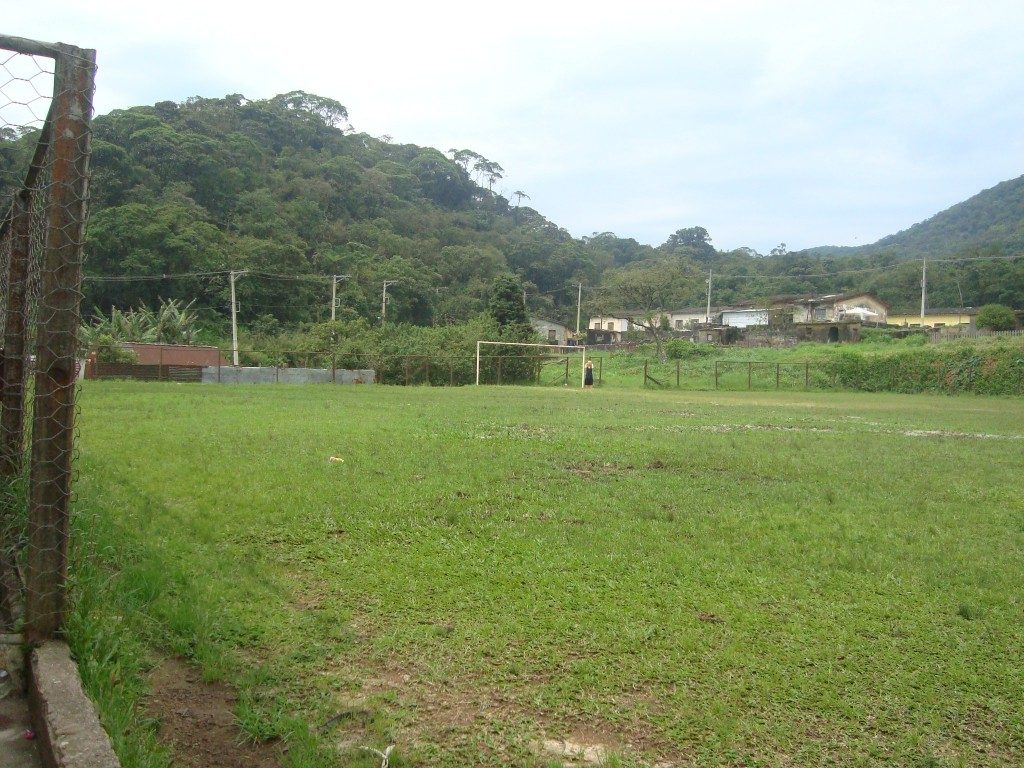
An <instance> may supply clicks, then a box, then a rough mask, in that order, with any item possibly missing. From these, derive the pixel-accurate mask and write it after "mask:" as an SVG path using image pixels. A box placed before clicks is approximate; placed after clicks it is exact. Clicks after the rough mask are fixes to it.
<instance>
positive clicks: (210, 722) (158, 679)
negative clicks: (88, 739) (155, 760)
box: [146, 659, 281, 768]
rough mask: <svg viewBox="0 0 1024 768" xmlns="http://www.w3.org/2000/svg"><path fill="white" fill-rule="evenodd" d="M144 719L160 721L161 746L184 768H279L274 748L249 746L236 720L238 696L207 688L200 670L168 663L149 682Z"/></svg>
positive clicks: (228, 690) (211, 686) (176, 661)
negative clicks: (149, 718)
mask: <svg viewBox="0 0 1024 768" xmlns="http://www.w3.org/2000/svg"><path fill="white" fill-rule="evenodd" d="M149 682H150V686H151V693H150V695H149V696H148V697H147V699H146V714H147V715H149V716H150V717H153V718H155V719H156V720H157V722H159V724H160V727H159V731H158V735H159V739H160V741H161V742H162V743H163V744H165V745H166V746H168V747H169V748H170V749H171V750H172V752H173V753H174V765H176V766H183V767H184V768H280V765H281V763H280V761H279V759H278V757H279V748H278V745H276V744H251V743H247V742H246V741H245V737H244V735H243V734H242V732H241V731H240V730H239V728H238V723H237V721H236V720H235V711H234V710H235V703H236V701H237V699H236V697H235V694H234V692H233V691H232V690H231V688H230V687H229V686H227V685H225V684H224V683H205V682H203V679H202V674H201V673H200V672H199V670H197V669H195V668H194V667H191V666H189V665H188V664H186V663H185V662H184V661H181V660H180V659H168V660H166V661H165V662H163V663H162V664H161V665H160V666H158V667H157V668H156V669H154V670H153V672H152V673H151V674H150V678H149Z"/></svg>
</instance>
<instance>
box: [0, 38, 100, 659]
mask: <svg viewBox="0 0 1024 768" xmlns="http://www.w3.org/2000/svg"><path fill="white" fill-rule="evenodd" d="M94 69H95V55H94V53H93V52H92V51H85V50H81V49H77V48H74V47H71V46H66V45H59V44H58V45H49V44H46V43H38V42H35V41H28V40H21V39H19V38H6V37H0V215H2V217H3V218H2V219H0V338H2V339H3V347H2V351H0V486H2V504H3V506H2V509H0V514H2V520H0V535H2V537H3V539H2V555H3V569H2V570H3V573H4V576H3V584H4V589H3V593H4V597H5V600H4V603H5V606H4V607H5V610H6V611H7V613H9V614H12V613H17V612H18V611H19V610H20V602H21V596H22V590H21V589H19V588H18V584H17V583H18V581H22V582H23V584H24V604H25V616H24V618H25V634H26V638H27V639H30V640H32V639H42V638H45V637H49V636H52V635H53V634H55V633H56V632H57V631H59V629H60V625H61V622H62V620H63V610H64V587H65V581H66V561H67V537H68V523H69V514H70V497H71V479H72V467H73V451H74V423H75V419H74V415H75V412H74V409H75V381H76V358H77V356H78V355H77V330H78V324H79V304H80V302H81V273H82V253H83V241H84V235H85V214H86V193H87V189H88V184H87V174H88V159H89V134H90V121H91V116H92V93H93V75H94ZM14 618H15V617H14V616H8V617H7V619H8V621H11V620H13V619H14Z"/></svg>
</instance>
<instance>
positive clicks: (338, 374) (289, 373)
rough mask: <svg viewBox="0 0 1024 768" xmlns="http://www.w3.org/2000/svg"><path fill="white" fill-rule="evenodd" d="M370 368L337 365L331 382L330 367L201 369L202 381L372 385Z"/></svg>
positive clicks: (211, 366) (207, 367) (373, 379)
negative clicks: (339, 366)
mask: <svg viewBox="0 0 1024 768" xmlns="http://www.w3.org/2000/svg"><path fill="white" fill-rule="evenodd" d="M375 381H376V372H375V371H374V370H373V369H360V370H348V369H342V368H339V369H337V370H336V371H335V372H334V382H332V381H331V370H330V369H329V368H244V367H239V368H235V367H233V366H230V365H222V366H221V367H220V368H219V369H218V368H217V366H215V365H208V366H206V367H205V368H203V383H204V384H217V383H220V384H331V383H335V384H373V383H374V382H375Z"/></svg>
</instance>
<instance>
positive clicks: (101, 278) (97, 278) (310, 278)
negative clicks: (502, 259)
mask: <svg viewBox="0 0 1024 768" xmlns="http://www.w3.org/2000/svg"><path fill="white" fill-rule="evenodd" d="M838 258H842V257H838ZM1021 258H1024V253H1019V254H1014V255H1011V256H965V257H961V258H947V259H929V261H930V262H931V263H932V264H966V263H970V262H976V261H1006V262H1010V261H1016V260H1018V259H1021ZM919 260H920V259H916V258H915V259H905V260H902V261H898V262H896V263H895V264H887V265H884V266H877V267H863V268H860V269H844V270H838V271H835V272H809V273H801V274H778V275H765V274H756V273H755V274H732V275H731V274H727V273H724V272H723V273H719V272H716V273H715V277H716V278H717V279H719V280H790V279H797V280H801V279H803V280H808V279H815V278H823V277H837V276H842V275H863V274H869V273H872V272H885V271H893V270H898V269H901V268H904V267H906V266H907V265H908V264H913V263H915V262H917V261H919ZM231 271H232V270H230V269H219V270H208V271H203V272H163V273H160V274H151V275H83V276H82V279H83V280H84V281H88V282H97V283H130V282H146V281H159V280H179V279H186V278H195V277H219V276H225V277H226V276H227V275H230V274H231ZM248 277H263V278H267V279H270V280H289V281H293V282H294V281H300V282H330V281H331V280H332V279H333V277H334V275H313V274H306V275H285V274H280V273H277V272H264V271H261V270H252V271H250V272H249V273H248ZM577 288H578V284H577V283H572V284H568V285H564V286H561V287H558V288H552V289H550V290H547V291H530V292H528V295H530V296H549V295H551V294H555V293H561V292H563V291H571V290H577ZM583 290H585V291H598V290H601V286H591V285H584V286H583Z"/></svg>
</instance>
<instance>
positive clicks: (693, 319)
mask: <svg viewBox="0 0 1024 768" xmlns="http://www.w3.org/2000/svg"><path fill="white" fill-rule="evenodd" d="M716 311H717V310H716V309H712V314H711V317H714V316H715V312H716ZM665 316H666V317H667V318H668V324H669V328H671V329H672V330H673V331H685V330H688V329H690V328H692V327H693V326H695V325H697V324H698V323H707V322H709V321H710V320H711V318H710V317H708V311H707V307H683V308H682V309H673V310H671V311H669V312H666V313H665Z"/></svg>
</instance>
